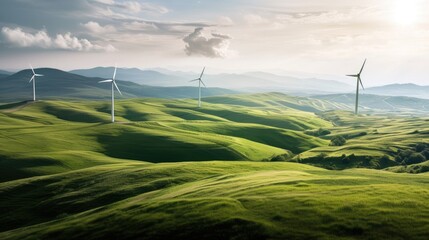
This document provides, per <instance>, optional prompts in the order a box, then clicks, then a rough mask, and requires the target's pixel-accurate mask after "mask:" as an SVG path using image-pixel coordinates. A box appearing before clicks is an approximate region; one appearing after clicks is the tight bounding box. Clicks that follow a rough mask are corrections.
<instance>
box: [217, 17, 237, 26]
mask: <svg viewBox="0 0 429 240" xmlns="http://www.w3.org/2000/svg"><path fill="white" fill-rule="evenodd" d="M217 23H218V24H219V25H223V26H231V25H233V24H234V22H233V21H232V19H231V18H230V17H227V16H220V17H219V18H218V20H217Z"/></svg>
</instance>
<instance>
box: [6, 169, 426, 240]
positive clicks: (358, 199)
mask: <svg viewBox="0 0 429 240" xmlns="http://www.w3.org/2000/svg"><path fill="white" fill-rule="evenodd" d="M428 184H429V175H404V174H393V173H387V172H380V171H376V170H348V171H340V172H338V171H327V170H322V169H318V168H314V167H310V166H306V165H301V164H294V163H249V162H234V163H232V162H206V163H202V162H198V163H164V164H143V163H132V164H113V165H104V166H99V167H93V168H88V169H84V170H79V171H73V172H68V173H63V174H57V175H51V176H44V177H34V178H29V179H22V180H17V181H11V182H6V183H2V184H0V192H1V193H2V195H3V196H8V197H7V198H3V197H2V198H1V200H0V206H1V210H2V211H0V212H1V216H2V217H1V218H0V219H1V220H0V221H1V223H2V224H0V226H1V229H2V233H0V238H1V239H53V238H55V239H81V238H85V239H100V238H106V237H108V238H121V239H135V238H139V239H171V238H175V239H201V238H204V239H268V238H276V239H301V238H315V239H316V238H317V239H333V238H339V239H382V238H388V239H426V237H427V235H428V233H429V232H428V229H429V228H428V227H429V222H428V221H427V219H429V211H428V210H426V209H427V208H426V202H427V198H428V197H429V191H428V188H427V185H428ZM34 199H43V201H38V204H34ZM11 211H13V214H9V213H10V212H11Z"/></svg>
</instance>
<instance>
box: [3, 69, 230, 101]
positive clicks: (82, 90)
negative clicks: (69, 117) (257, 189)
mask: <svg viewBox="0 0 429 240" xmlns="http://www.w3.org/2000/svg"><path fill="white" fill-rule="evenodd" d="M36 72H37V73H39V74H43V75H44V76H43V77H38V78H37V79H36V89H37V91H36V94H37V97H38V99H51V98H85V99H108V98H110V85H109V84H100V83H98V81H100V80H103V78H97V77H85V76H81V75H77V74H73V73H69V72H64V71H61V70H58V69H52V68H40V69H36ZM30 77H31V70H28V69H27V70H22V71H19V72H17V73H15V74H12V75H10V76H6V77H3V78H0V102H8V101H18V100H27V99H31V97H32V84H29V79H30ZM110 77H111V76H110ZM117 84H118V86H119V88H120V89H121V92H122V93H123V96H121V95H119V93H117V94H116V95H117V97H119V98H121V97H122V98H135V97H158V98H195V97H197V96H198V89H197V88H196V87H159V86H147V85H140V84H137V83H134V82H129V81H121V80H117ZM233 93H237V92H236V91H232V90H228V89H221V88H205V89H203V94H204V96H216V95H224V94H233Z"/></svg>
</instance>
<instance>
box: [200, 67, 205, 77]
mask: <svg viewBox="0 0 429 240" xmlns="http://www.w3.org/2000/svg"><path fill="white" fill-rule="evenodd" d="M204 70H206V67H204V68H203V71H202V72H201V75H200V79H201V78H202V77H203V74H204Z"/></svg>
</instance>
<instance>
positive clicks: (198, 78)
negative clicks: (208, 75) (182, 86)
mask: <svg viewBox="0 0 429 240" xmlns="http://www.w3.org/2000/svg"><path fill="white" fill-rule="evenodd" d="M198 80H200V79H199V78H197V79H194V80H191V81H189V82H195V81H198Z"/></svg>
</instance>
